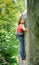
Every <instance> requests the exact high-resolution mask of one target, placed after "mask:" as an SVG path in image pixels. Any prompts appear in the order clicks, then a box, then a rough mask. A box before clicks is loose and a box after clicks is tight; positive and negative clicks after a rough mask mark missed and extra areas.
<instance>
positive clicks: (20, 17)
mask: <svg viewBox="0 0 39 65" xmlns="http://www.w3.org/2000/svg"><path fill="white" fill-rule="evenodd" d="M22 19H24V18H23V17H20V19H19V21H18V25H19V24H20V23H21V20H22ZM24 21H25V20H24Z"/></svg>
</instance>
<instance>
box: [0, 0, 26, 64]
mask: <svg viewBox="0 0 39 65" xmlns="http://www.w3.org/2000/svg"><path fill="white" fill-rule="evenodd" d="M25 8H26V7H25V0H19V1H18V0H16V1H15V0H0V65H6V62H7V65H18V48H19V43H18V40H17V39H16V27H17V21H18V20H19V15H20V13H22V12H23V11H24V10H25Z"/></svg>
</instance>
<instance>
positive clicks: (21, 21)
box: [18, 17, 25, 25]
mask: <svg viewBox="0 0 39 65" xmlns="http://www.w3.org/2000/svg"><path fill="white" fill-rule="evenodd" d="M20 23H22V24H24V23H25V21H24V18H22V17H21V18H20V19H19V22H18V25H19V24H20Z"/></svg>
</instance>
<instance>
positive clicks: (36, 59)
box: [27, 0, 39, 65]
mask: <svg viewBox="0 0 39 65" xmlns="http://www.w3.org/2000/svg"><path fill="white" fill-rule="evenodd" d="M27 11H28V13H27V14H28V15H27V26H28V30H29V40H30V43H29V45H30V47H29V53H30V56H29V58H30V65H39V0H27Z"/></svg>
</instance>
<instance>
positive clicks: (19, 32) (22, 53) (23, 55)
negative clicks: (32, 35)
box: [17, 18, 27, 60]
mask: <svg viewBox="0 0 39 65" xmlns="http://www.w3.org/2000/svg"><path fill="white" fill-rule="evenodd" d="M24 23H25V21H24V19H23V18H20V20H19V22H18V27H17V38H18V39H19V41H20V56H21V58H22V60H25V59H26V53H25V44H24V32H25V31H27V29H26V28H25V26H24Z"/></svg>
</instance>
